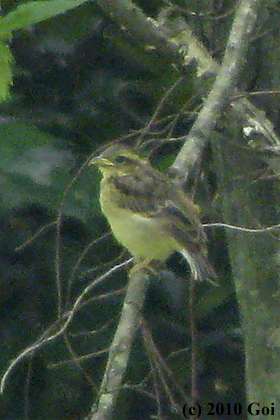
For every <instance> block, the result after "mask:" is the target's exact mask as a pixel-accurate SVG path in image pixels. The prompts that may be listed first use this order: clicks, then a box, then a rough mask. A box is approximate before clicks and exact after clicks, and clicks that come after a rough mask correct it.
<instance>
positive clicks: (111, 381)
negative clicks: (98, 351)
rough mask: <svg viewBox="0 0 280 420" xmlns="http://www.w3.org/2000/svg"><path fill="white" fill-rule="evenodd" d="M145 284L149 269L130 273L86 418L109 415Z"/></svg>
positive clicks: (92, 419) (102, 418)
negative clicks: (96, 395) (97, 392)
mask: <svg viewBox="0 0 280 420" xmlns="http://www.w3.org/2000/svg"><path fill="white" fill-rule="evenodd" d="M148 283H149V272H148V271H147V270H145V269H139V270H137V271H136V270H135V271H133V272H132V273H131V274H130V279H129V283H128V289H127V293H126V296H125V299H124V304H123V308H122V313H121V317H120V321H119V325H118V328H117V330H116V333H115V336H114V339H113V342H112V344H111V346H110V351H109V357H108V361H107V366H106V369H105V374H104V377H103V381H102V384H101V389H100V396H99V401H98V403H97V405H94V406H93V407H92V411H91V414H90V415H89V416H88V420H107V419H110V418H111V415H112V411H113V409H114V406H115V404H116V401H117V397H118V395H119V391H120V388H121V385H122V382H123V378H124V375H125V372H126V368H127V365H128V359H129V356H130V352H131V346H132V342H133V339H134V336H135V332H136V331H137V327H138V324H139V319H140V313H141V309H142V307H143V304H144V300H145V296H146V290H147V287H148Z"/></svg>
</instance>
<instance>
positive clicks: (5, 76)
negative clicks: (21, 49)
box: [0, 40, 13, 102]
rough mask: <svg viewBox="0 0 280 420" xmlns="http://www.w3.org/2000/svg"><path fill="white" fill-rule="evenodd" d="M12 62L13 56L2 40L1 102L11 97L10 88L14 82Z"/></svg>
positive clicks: (0, 66) (0, 68)
mask: <svg viewBox="0 0 280 420" xmlns="http://www.w3.org/2000/svg"><path fill="white" fill-rule="evenodd" d="M12 61H13V56H12V54H11V51H10V48H9V46H8V45H7V44H6V43H5V42H3V41H1V40H0V102H2V101H5V100H6V99H7V98H8V96H9V87H10V85H11V83H12V81H13V73H12V68H11V63H12Z"/></svg>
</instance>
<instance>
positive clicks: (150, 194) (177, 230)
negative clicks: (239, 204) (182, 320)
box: [91, 145, 215, 280]
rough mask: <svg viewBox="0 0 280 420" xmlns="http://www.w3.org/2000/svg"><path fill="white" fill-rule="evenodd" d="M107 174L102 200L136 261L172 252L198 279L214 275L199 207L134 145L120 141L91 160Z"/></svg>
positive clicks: (108, 215) (103, 181)
mask: <svg viewBox="0 0 280 420" xmlns="http://www.w3.org/2000/svg"><path fill="white" fill-rule="evenodd" d="M91 163H92V164H96V165H97V166H98V167H99V168H100V170H101V172H102V175H103V178H102V181H101V186H100V203H101V208H102V211H103V213H104V214H105V216H106V217H107V219H108V221H109V223H110V225H111V228H112V231H113V233H114V235H115V237H116V238H117V240H118V241H119V242H120V243H122V244H123V245H124V246H125V247H126V248H127V249H128V250H129V251H130V252H131V254H132V255H133V256H134V257H135V258H136V259H137V260H140V261H141V260H147V261H152V260H160V261H164V260H166V259H167V258H168V257H169V256H170V255H171V254H172V253H173V252H174V251H178V252H180V253H181V254H182V255H183V256H184V257H185V258H186V259H187V261H188V263H189V265H190V268H191V272H192V276H193V278H194V279H195V280H203V279H207V278H208V279H211V278H212V279H213V278H214V277H215V273H214V270H213V268H212V267H211V265H210V264H209V262H208V260H207V248H206V240H207V239H206V235H205V233H204V230H203V227H202V225H201V223H200V220H199V210H198V207H197V206H196V205H195V204H194V203H193V202H192V200H191V199H190V198H189V197H188V196H187V195H186V194H185V193H184V191H183V190H182V189H181V188H180V187H178V186H177V185H176V184H175V183H174V182H173V181H172V180H171V179H170V178H169V177H167V176H166V175H164V174H162V173H161V172H159V171H158V170H156V169H154V168H153V167H152V166H151V164H150V163H149V161H148V160H147V159H145V158H142V157H140V156H138V155H137V154H136V153H135V152H134V151H133V150H132V149H129V148H126V147H123V146H120V145H116V146H111V147H109V148H107V149H106V150H105V151H104V152H102V153H101V154H100V155H99V156H98V157H96V158H94V159H92V161H91Z"/></svg>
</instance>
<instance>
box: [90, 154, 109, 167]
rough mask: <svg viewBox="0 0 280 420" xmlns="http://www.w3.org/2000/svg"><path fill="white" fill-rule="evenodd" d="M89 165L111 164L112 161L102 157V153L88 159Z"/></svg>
mask: <svg viewBox="0 0 280 420" xmlns="http://www.w3.org/2000/svg"><path fill="white" fill-rule="evenodd" d="M89 165H97V166H113V163H112V162H111V161H110V160H109V159H106V158H105V157H103V156H102V155H99V156H96V157H94V158H92V159H91V160H90V161H89Z"/></svg>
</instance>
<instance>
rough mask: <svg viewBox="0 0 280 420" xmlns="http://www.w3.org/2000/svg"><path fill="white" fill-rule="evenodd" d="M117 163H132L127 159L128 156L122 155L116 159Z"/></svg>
mask: <svg viewBox="0 0 280 420" xmlns="http://www.w3.org/2000/svg"><path fill="white" fill-rule="evenodd" d="M116 162H117V163H126V162H131V159H129V158H128V157H126V156H122V155H120V156H118V157H117V158H116Z"/></svg>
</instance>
